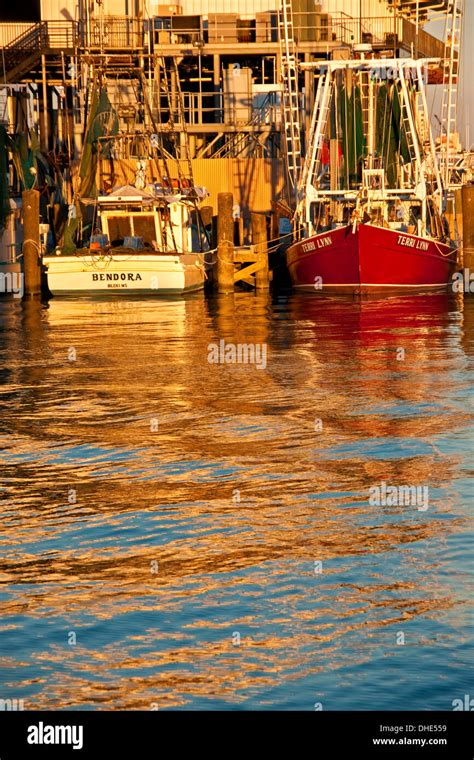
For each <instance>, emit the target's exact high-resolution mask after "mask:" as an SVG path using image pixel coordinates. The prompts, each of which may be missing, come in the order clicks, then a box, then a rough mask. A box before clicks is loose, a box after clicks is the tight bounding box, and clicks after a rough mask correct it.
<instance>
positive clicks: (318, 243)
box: [301, 236, 332, 253]
mask: <svg viewBox="0 0 474 760" xmlns="http://www.w3.org/2000/svg"><path fill="white" fill-rule="evenodd" d="M330 245H332V239H331V237H330V236H329V237H323V238H316V240H310V241H309V243H303V245H302V246H301V247H302V249H303V253H309V251H314V250H316V248H327V247H328V246H330Z"/></svg>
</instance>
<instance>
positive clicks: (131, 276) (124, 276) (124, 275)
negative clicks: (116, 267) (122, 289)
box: [92, 272, 142, 282]
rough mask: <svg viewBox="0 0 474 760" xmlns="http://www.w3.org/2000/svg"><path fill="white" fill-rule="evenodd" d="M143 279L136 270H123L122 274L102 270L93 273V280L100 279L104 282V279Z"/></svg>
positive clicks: (97, 280) (133, 280)
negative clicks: (126, 271) (134, 271)
mask: <svg viewBox="0 0 474 760" xmlns="http://www.w3.org/2000/svg"><path fill="white" fill-rule="evenodd" d="M141 279H142V277H141V275H140V274H138V272H136V273H135V274H133V273H132V272H128V273H125V272H122V273H121V274H118V273H117V272H106V273H104V272H100V274H99V273H97V274H95V273H94V274H93V275H92V280H93V282H99V281H100V282H104V280H112V281H115V282H116V281H117V280H128V281H132V282H135V281H136V280H141Z"/></svg>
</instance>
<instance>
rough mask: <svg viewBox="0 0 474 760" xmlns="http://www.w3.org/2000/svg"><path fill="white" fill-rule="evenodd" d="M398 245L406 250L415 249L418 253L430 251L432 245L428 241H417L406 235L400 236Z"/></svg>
mask: <svg viewBox="0 0 474 760" xmlns="http://www.w3.org/2000/svg"><path fill="white" fill-rule="evenodd" d="M398 245H403V246H405V248H415V249H416V250H417V251H428V250H429V247H430V244H429V243H428V242H427V241H426V240H417V239H416V238H410V237H406V236H405V235H399V236H398Z"/></svg>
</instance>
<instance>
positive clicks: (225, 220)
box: [217, 193, 234, 293]
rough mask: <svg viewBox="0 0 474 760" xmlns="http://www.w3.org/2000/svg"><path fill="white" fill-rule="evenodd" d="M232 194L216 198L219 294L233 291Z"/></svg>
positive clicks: (224, 194) (222, 194) (220, 194)
mask: <svg viewBox="0 0 474 760" xmlns="http://www.w3.org/2000/svg"><path fill="white" fill-rule="evenodd" d="M233 205H234V198H233V195H232V193H219V194H218V196H217V287H218V290H219V293H230V292H232V291H233V290H234V219H233V216H232V209H233Z"/></svg>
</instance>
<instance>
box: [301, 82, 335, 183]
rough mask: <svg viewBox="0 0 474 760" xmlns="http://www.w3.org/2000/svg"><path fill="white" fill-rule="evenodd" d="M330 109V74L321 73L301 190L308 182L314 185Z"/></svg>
mask: <svg viewBox="0 0 474 760" xmlns="http://www.w3.org/2000/svg"><path fill="white" fill-rule="evenodd" d="M330 111H331V75H330V73H329V71H325V72H323V73H321V75H320V77H319V81H318V89H317V90H316V97H315V100H314V108H313V116H312V120H311V128H310V132H309V140H308V149H307V152H306V160H305V163H304V167H303V173H302V177H301V186H302V189H303V191H304V190H305V188H306V186H307V185H308V184H312V185H314V184H315V182H316V181H317V177H318V176H319V173H320V171H321V165H322V162H321V157H322V148H323V143H324V138H325V137H326V132H327V127H328V121H329V115H330Z"/></svg>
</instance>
